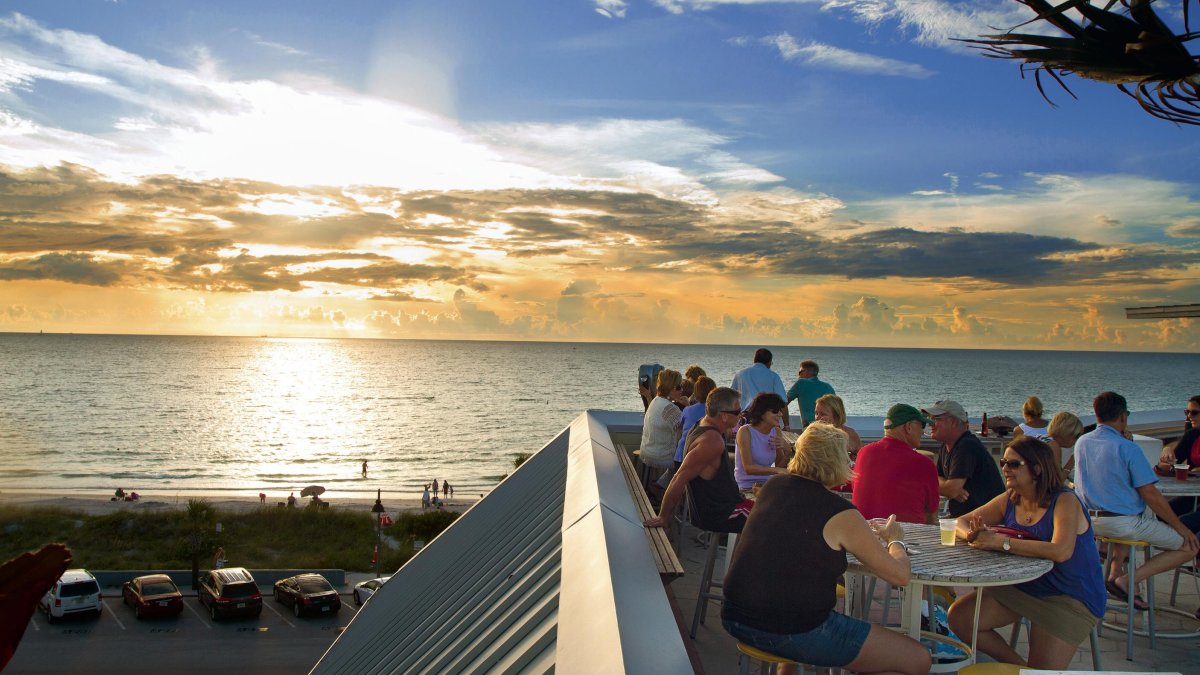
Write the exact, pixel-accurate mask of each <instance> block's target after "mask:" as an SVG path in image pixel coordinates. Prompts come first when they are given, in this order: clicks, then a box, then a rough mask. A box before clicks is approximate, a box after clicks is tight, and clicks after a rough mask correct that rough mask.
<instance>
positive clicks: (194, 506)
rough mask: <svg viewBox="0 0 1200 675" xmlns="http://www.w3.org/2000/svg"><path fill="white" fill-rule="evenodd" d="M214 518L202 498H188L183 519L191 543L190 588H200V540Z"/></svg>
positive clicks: (212, 512)
mask: <svg viewBox="0 0 1200 675" xmlns="http://www.w3.org/2000/svg"><path fill="white" fill-rule="evenodd" d="M215 518H216V511H214V510H213V507H212V505H211V504H209V503H208V502H207V501H205V500H203V499H189V500H188V503H187V511H186V512H185V517H184V520H185V521H186V522H187V527H188V537H189V539H190V540H191V545H192V590H198V589H199V588H200V540H201V537H202V536H203V535H204V532H205V531H206V530H207V529H208V528H209V526H210V525H211V524H212V522H213V520H214V519H215Z"/></svg>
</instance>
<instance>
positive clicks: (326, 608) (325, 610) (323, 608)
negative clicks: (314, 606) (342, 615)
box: [321, 607, 329, 612]
mask: <svg viewBox="0 0 1200 675" xmlns="http://www.w3.org/2000/svg"><path fill="white" fill-rule="evenodd" d="M321 611H322V612H328V611H329V607H322V608H321Z"/></svg>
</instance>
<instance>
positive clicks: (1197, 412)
mask: <svg viewBox="0 0 1200 675" xmlns="http://www.w3.org/2000/svg"><path fill="white" fill-rule="evenodd" d="M1183 414H1184V415H1185V416H1187V417H1195V416H1196V415H1200V410H1192V409H1191V408H1188V409H1186V410H1184V411H1183Z"/></svg>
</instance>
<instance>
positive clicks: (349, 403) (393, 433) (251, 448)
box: [0, 333, 1200, 501]
mask: <svg viewBox="0 0 1200 675" xmlns="http://www.w3.org/2000/svg"><path fill="white" fill-rule="evenodd" d="M762 346H766V347H768V348H770V349H772V351H773V352H774V354H775V368H774V369H775V371H776V372H777V373H779V374H780V376H781V377H783V380H784V383H785V386H786V385H790V384H791V382H792V381H794V379H795V374H796V371H797V370H798V367H799V362H800V361H801V360H802V359H805V358H812V359H815V360H816V361H817V362H818V363H820V365H821V378H822V379H824V380H826V381H828V382H830V383H831V384H832V385H833V386H834V387H835V388H836V389H837V391H838V393H839V395H841V396H842V397H843V399H844V400H845V401H846V404H847V411H848V413H849V414H850V415H883V413H884V412H885V411H886V409H887V408H888V407H889V406H890V405H891V404H893V403H896V402H901V401H903V402H908V403H913V404H916V405H927V404H930V403H933V402H934V401H935V400H938V399H940V398H947V397H949V398H954V399H955V400H958V401H960V402H961V403H962V404H963V405H964V406H965V407H966V409H967V411H968V412H969V413H970V414H971V415H973V416H975V415H978V414H979V413H981V412H987V413H988V414H989V415H992V416H994V415H996V414H1007V415H1010V416H1012V417H1014V418H1017V419H1019V418H1020V410H1021V403H1022V402H1023V401H1024V400H1025V398H1026V397H1027V396H1028V395H1030V394H1036V395H1038V396H1039V397H1040V398H1041V399H1042V400H1043V401H1044V402H1045V404H1046V409H1047V412H1048V415H1049V414H1051V413H1053V412H1054V411H1058V410H1070V411H1074V412H1076V413H1086V412H1090V409H1091V400H1092V397H1093V396H1095V395H1096V394H1097V393H1099V392H1100V391H1103V390H1106V389H1112V390H1115V391H1118V392H1120V393H1122V394H1124V395H1125V396H1126V398H1128V399H1129V402H1130V407H1131V409H1132V410H1133V411H1135V412H1134V414H1135V415H1136V411H1137V410H1139V409H1140V410H1154V409H1176V408H1178V409H1179V410H1182V409H1183V407H1184V405H1185V402H1186V400H1187V398H1188V397H1189V396H1192V395H1195V394H1197V393H1200V386H1198V385H1197V380H1196V373H1198V372H1200V355H1197V354H1158V353H1122V352H1061V351H1056V352H1038V351H1009V350H958V349H868V348H832V347H811V348H809V347H774V346H772V345H762ZM754 349H755V347H754V346H705V345H651V344H596V343H544V342H469V341H416V340H413V341H408V340H320V339H284V338H227V337H180V336H135V335H62V334H55V335H41V334H25V333H0V490H13V489H22V490H36V491H46V492H52V493H76V494H77V493H88V494H92V493H95V494H101V495H106V494H111V492H112V491H113V490H114V489H116V488H117V487H118V486H119V487H123V488H124V489H125V490H127V491H128V490H137V491H138V492H140V493H142V494H146V495H156V496H159V497H165V496H185V497H186V496H188V495H194V494H219V493H225V492H228V493H238V494H254V493H257V492H260V491H261V492H266V493H268V495H269V496H270V499H271V500H272V501H277V500H279V499H282V498H284V497H286V494H287V493H288V492H290V491H293V490H299V489H300V488H302V487H304V486H306V485H310V484H319V485H323V486H325V487H326V488H327V490H328V491H329V492H328V496H329V497H330V498H331V499H336V498H337V497H338V496H339V495H341V496H355V497H361V496H365V495H367V494H370V495H374V492H375V490H376V489H382V490H383V493H384V495H385V496H387V495H389V494H390V495H402V496H405V497H412V496H416V495H418V494H419V492H420V490H421V486H422V485H423V484H425V483H429V482H431V481H432V480H433V479H435V478H436V479H439V480H446V479H448V480H450V482H451V484H452V485H453V486H454V488H455V491H456V494H459V495H463V494H471V495H474V494H479V493H485V492H487V491H488V490H489V489H490V488H491V487H492V486H494V485H495V484H496V483H497V482H499V481H500V480H501V479H503V478H504V476H505V475H506V474H507V473H508V472H510V471H511V470H512V467H513V458H514V456H515V455H516V454H517V453H530V452H534V451H536V450H538V449H539V448H541V447H542V445H544V444H545V443H546V442H548V441H549V440H551V439H552V438H553V437H554V436H555V435H556V434H558V433H559V432H560V431H561V430H562V429H563V427H565V426H566V425H567V424H569V423H570V422H571V420H572V419H574V418H575V417H576V416H577V415H578V414H579V413H580V412H582V411H583V410H585V409H588V408H595V409H607V410H641V403H640V401H639V399H638V395H637V368H638V366H639V365H640V364H643V363H660V364H662V365H664V366H667V367H670V368H676V369H678V370H681V371H682V370H683V369H684V368H685V367H686V366H688V365H689V364H692V363H698V364H700V365H701V366H703V367H704V368H705V369H706V370H707V371H708V373H709V375H710V376H711V377H713V379H715V380H716V381H717V383H718V384H721V385H728V384H729V382H730V381H731V380H732V378H733V374H734V372H736V371H737V370H738V369H740V368H742V367H744V366H747V365H749V364H750V362H751V360H752V357H753V353H754ZM793 410H794V406H793ZM1181 419H1182V415H1181ZM363 460H367V461H368V462H369V467H368V474H367V477H366V478H363V477H362V475H361V464H362V462H363Z"/></svg>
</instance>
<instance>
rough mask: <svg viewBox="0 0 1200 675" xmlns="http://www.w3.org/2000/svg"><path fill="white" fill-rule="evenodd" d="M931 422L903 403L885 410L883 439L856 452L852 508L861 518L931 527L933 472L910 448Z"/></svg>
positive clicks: (934, 496) (935, 492)
mask: <svg viewBox="0 0 1200 675" xmlns="http://www.w3.org/2000/svg"><path fill="white" fill-rule="evenodd" d="M927 422H929V418H928V417H925V415H923V414H921V411H920V410H917V409H916V408H914V407H912V406H911V405H908V404H906V403H897V404H896V405H894V406H892V407H891V408H889V409H888V412H887V418H886V419H885V420H884V423H883V438H881V439H879V440H878V441H875V442H874V443H868V444H866V445H864V446H863V448H862V450H859V451H858V460H857V461H856V462H855V464H854V472H855V478H854V505H855V506H857V507H858V510H859V511H861V512H862V515H863V518H866V519H867V520H870V519H872V518H887V517H888V516H891V515H895V516H896V519H897V520H899V521H901V522H906V523H932V522H934V517H935V516H936V515H937V510H938V479H937V469H935V468H934V466H933V462H930V461H929V460H928V459H926V458H925V457H924V456H922V455H920V454H918V453H917V452H915V451H914V449H915V448H916V447H917V446H919V445H920V444H921V435H922V434H923V433H924V432H925V424H926V423H927Z"/></svg>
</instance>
